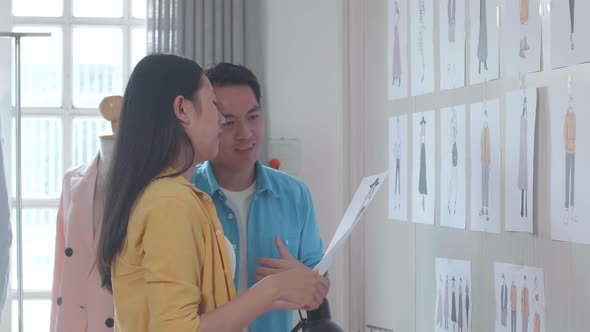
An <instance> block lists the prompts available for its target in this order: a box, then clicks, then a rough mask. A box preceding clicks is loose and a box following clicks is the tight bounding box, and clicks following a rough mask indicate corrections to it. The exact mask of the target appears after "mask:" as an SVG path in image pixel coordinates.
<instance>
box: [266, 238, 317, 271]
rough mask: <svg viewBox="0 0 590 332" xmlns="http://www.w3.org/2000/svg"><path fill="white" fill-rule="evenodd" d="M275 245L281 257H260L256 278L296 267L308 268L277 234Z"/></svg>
mask: <svg viewBox="0 0 590 332" xmlns="http://www.w3.org/2000/svg"><path fill="white" fill-rule="evenodd" d="M275 245H276V246H277V249H278V250H279V254H280V255H281V258H260V259H258V266H257V267H256V274H255V277H256V280H261V279H262V278H264V277H266V276H269V275H273V274H277V273H279V272H284V271H288V270H292V269H295V268H308V267H307V266H306V265H305V264H303V263H301V262H300V261H299V260H298V259H297V258H295V257H293V256H292V255H291V253H290V252H289V250H287V247H285V245H284V244H283V241H282V240H281V237H280V236H278V235H277V236H275Z"/></svg>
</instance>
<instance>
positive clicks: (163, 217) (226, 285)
mask: <svg viewBox="0 0 590 332" xmlns="http://www.w3.org/2000/svg"><path fill="white" fill-rule="evenodd" d="M223 122H224V119H223V117H222V116H221V115H220V114H219V112H218V111H217V107H216V105H215V93H214V91H213V88H212V87H211V84H210V83H209V80H208V79H207V78H206V77H205V76H204V75H203V69H202V68H201V67H200V66H199V65H198V64H197V63H195V62H194V61H191V60H188V59H184V58H181V57H178V56H174V55H164V54H158V55H149V56H147V57H145V58H144V59H143V60H141V61H140V62H139V63H138V65H137V66H136V68H135V70H134V71H133V73H132V74H131V77H130V79H129V83H128V85H127V88H126V91H125V96H124V98H123V108H122V111H121V119H120V124H119V135H118V138H117V142H116V148H115V155H114V159H113V162H112V168H111V170H110V174H109V175H110V179H109V187H108V188H109V189H108V193H109V194H108V198H107V202H106V207H105V213H104V220H103V225H102V231H101V235H100V242H99V250H98V267H99V271H100V274H101V278H102V283H103V286H104V287H106V288H107V289H109V290H111V291H112V292H113V296H114V301H115V311H116V318H117V321H116V325H117V328H118V330H119V331H121V332H126V331H133V332H135V331H178V332H183V331H187V332H189V331H190V332H195V331H199V332H204V331H242V329H243V328H245V327H246V326H247V325H248V324H249V323H250V322H251V321H252V320H254V319H255V318H256V317H258V316H259V315H261V314H263V313H265V312H267V311H269V310H277V309H284V310H293V309H299V308H305V309H307V310H313V309H315V308H317V307H318V306H319V305H320V304H321V303H322V301H323V299H324V297H325V295H326V293H327V290H328V281H327V280H326V279H325V278H323V277H322V276H320V275H318V274H317V272H314V271H312V270H310V269H295V270H290V271H287V272H283V273H279V274H276V275H273V276H269V277H267V278H265V279H263V280H261V281H260V282H259V283H258V284H257V285H255V286H254V287H252V288H250V289H249V290H248V291H246V292H245V293H243V294H241V295H240V296H238V297H236V291H235V289H234V283H233V272H232V271H231V268H232V267H231V266H230V265H231V260H230V256H229V254H230V251H229V250H228V247H227V243H226V239H225V237H224V235H223V229H222V227H221V224H220V222H219V220H218V219H217V214H216V212H215V207H214V205H213V203H212V202H211V199H210V197H208V196H207V195H206V194H205V193H203V192H201V191H199V190H198V189H196V188H195V187H194V186H193V185H192V184H191V183H190V182H189V181H188V180H189V179H190V176H191V175H192V173H193V169H194V167H195V165H196V164H198V163H199V162H202V161H205V160H208V159H211V158H213V157H214V156H215V155H216V154H217V149H218V137H219V134H220V127H219V125H220V123H223Z"/></svg>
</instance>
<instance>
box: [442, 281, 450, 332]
mask: <svg viewBox="0 0 590 332" xmlns="http://www.w3.org/2000/svg"><path fill="white" fill-rule="evenodd" d="M443 306H444V310H443V311H444V319H445V330H448V329H449V276H447V280H446V281H445V299H444V303H443Z"/></svg>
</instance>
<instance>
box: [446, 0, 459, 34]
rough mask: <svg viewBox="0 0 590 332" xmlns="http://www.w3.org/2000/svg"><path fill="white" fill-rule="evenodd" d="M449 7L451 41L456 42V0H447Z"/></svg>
mask: <svg viewBox="0 0 590 332" xmlns="http://www.w3.org/2000/svg"><path fill="white" fill-rule="evenodd" d="M447 1H448V5H447V6H448V7H447V18H448V23H449V42H450V43H454V42H455V23H456V21H455V11H456V6H457V3H456V0H447Z"/></svg>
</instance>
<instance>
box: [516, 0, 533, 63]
mask: <svg viewBox="0 0 590 332" xmlns="http://www.w3.org/2000/svg"><path fill="white" fill-rule="evenodd" d="M528 22H529V0H520V35H521V37H520V48H519V51H518V55H519V56H520V57H521V58H526V53H525V52H526V51H528V50H530V46H529V44H528V42H527V39H526V31H525V30H526V27H527V25H528Z"/></svg>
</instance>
